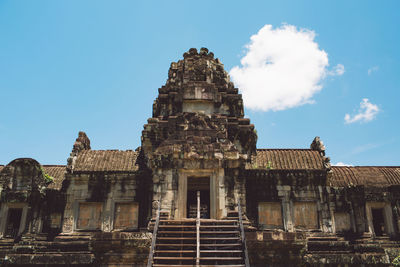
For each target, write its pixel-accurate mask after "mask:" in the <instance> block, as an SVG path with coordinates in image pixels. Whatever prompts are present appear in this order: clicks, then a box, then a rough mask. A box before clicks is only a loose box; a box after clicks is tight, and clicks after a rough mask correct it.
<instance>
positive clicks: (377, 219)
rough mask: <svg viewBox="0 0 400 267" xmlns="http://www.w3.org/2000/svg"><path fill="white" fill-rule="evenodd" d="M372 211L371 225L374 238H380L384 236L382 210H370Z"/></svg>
mask: <svg viewBox="0 0 400 267" xmlns="http://www.w3.org/2000/svg"><path fill="white" fill-rule="evenodd" d="M371 210H372V224H373V226H374V232H375V235H376V236H382V235H384V234H385V220H384V217H383V209H371Z"/></svg>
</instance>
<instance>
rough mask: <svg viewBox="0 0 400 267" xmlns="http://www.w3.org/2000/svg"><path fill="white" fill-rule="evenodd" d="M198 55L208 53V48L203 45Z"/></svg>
mask: <svg viewBox="0 0 400 267" xmlns="http://www.w3.org/2000/svg"><path fill="white" fill-rule="evenodd" d="M200 55H203V56H206V55H208V49H207V48H205V47H202V48H200Z"/></svg>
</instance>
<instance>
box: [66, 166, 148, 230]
mask: <svg viewBox="0 0 400 267" xmlns="http://www.w3.org/2000/svg"><path fill="white" fill-rule="evenodd" d="M66 180H67V181H69V182H68V188H67V189H66V191H65V194H66V197H65V199H66V205H65V211H64V219H63V227H62V231H63V232H64V233H71V232H74V231H76V230H77V220H78V214H79V203H85V202H94V203H101V209H102V216H101V221H102V222H101V227H100V229H99V230H102V231H104V232H110V231H112V230H113V222H114V215H115V210H114V208H115V204H116V203H120V202H121V203H131V202H137V203H139V211H140V210H141V209H144V210H146V211H148V202H147V199H146V198H144V199H143V198H139V197H138V192H139V191H140V190H146V188H143V187H145V186H144V185H143V184H141V183H140V179H139V177H138V176H137V175H136V174H133V173H104V172H97V173H74V174H67V175H66ZM141 197H145V196H144V195H143V194H142V195H141ZM140 215H142V216H141V217H142V218H141V219H142V220H141V221H140V223H139V226H141V227H143V226H144V224H145V220H146V216H144V215H145V213H140Z"/></svg>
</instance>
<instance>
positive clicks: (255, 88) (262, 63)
mask: <svg viewBox="0 0 400 267" xmlns="http://www.w3.org/2000/svg"><path fill="white" fill-rule="evenodd" d="M314 39H315V32H314V31H311V30H308V29H298V28H297V27H296V26H293V25H286V24H285V25H282V26H281V27H279V28H275V29H274V28H273V27H272V25H265V26H264V27H263V28H261V29H260V30H259V31H258V33H257V34H255V35H253V36H251V38H250V43H249V44H247V45H246V46H245V48H246V54H245V55H244V57H243V58H242V59H241V61H240V63H241V66H235V67H233V68H232V69H231V71H230V76H231V77H232V81H233V82H234V83H235V85H236V86H237V87H238V88H239V89H240V90H241V93H242V94H243V99H244V104H245V105H246V107H248V108H250V109H253V110H261V111H268V110H273V111H277V110H284V109H288V108H293V107H296V106H300V105H304V104H307V103H313V100H312V96H313V95H314V94H315V93H317V92H319V91H320V90H321V89H322V85H321V82H322V80H323V79H324V78H325V77H327V76H328V75H342V74H343V73H344V66H343V65H341V64H338V65H337V66H336V67H335V68H334V69H333V70H328V69H327V67H328V65H329V64H328V54H327V53H326V52H325V51H323V50H321V49H319V47H318V44H317V43H316V42H315V41H314Z"/></svg>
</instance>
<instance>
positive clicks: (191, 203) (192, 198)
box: [186, 177, 210, 219]
mask: <svg viewBox="0 0 400 267" xmlns="http://www.w3.org/2000/svg"><path fill="white" fill-rule="evenodd" d="M197 191H199V192H200V217H201V218H203V219H209V218H210V177H188V180H187V198H186V199H187V212H186V214H187V217H188V218H196V217H197Z"/></svg>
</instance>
